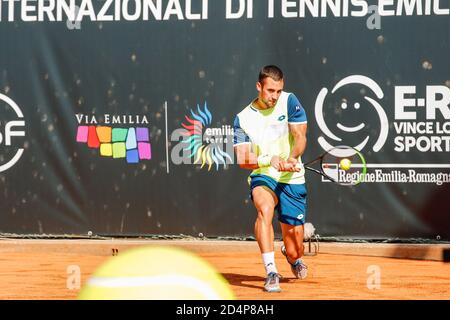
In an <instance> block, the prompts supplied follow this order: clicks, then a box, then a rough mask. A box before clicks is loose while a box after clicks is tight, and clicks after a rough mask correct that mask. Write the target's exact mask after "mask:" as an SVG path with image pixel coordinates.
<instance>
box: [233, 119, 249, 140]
mask: <svg viewBox="0 0 450 320" xmlns="http://www.w3.org/2000/svg"><path fill="white" fill-rule="evenodd" d="M233 128H234V138H233V145H234V146H237V145H239V144H243V143H250V137H249V136H248V135H247V134H246V133H245V131H244V129H242V128H241V124H240V122H239V116H236V118H234V125H233Z"/></svg>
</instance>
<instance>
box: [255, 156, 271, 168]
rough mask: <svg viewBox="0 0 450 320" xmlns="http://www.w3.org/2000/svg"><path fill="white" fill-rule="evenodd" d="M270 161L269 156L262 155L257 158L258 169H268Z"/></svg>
mask: <svg viewBox="0 0 450 320" xmlns="http://www.w3.org/2000/svg"><path fill="white" fill-rule="evenodd" d="M271 160H272V157H271V156H269V155H268V154H262V155H260V156H259V157H258V166H259V167H260V168H263V167H269V166H270V161H271Z"/></svg>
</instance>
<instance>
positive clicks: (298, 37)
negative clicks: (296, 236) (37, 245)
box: [0, 0, 450, 239]
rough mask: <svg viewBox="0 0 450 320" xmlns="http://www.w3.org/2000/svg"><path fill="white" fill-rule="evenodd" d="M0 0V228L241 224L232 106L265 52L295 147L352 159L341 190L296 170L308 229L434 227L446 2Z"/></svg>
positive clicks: (445, 189) (440, 164) (428, 234)
mask: <svg viewBox="0 0 450 320" xmlns="http://www.w3.org/2000/svg"><path fill="white" fill-rule="evenodd" d="M333 3H334V5H333ZM0 8H1V9H0V37H1V39H2V44H1V50H0V93H1V94H0V232H3V233H19V234H30V233H40V234H42V233H45V234H63V233H64V234H87V233H88V232H89V231H91V232H92V233H93V234H111V235H142V234H171V235H178V234H185V235H192V236H198V235H200V236H202V235H203V236H207V237H208V236H211V237H212V236H249V235H252V234H253V223H254V219H255V209H254V207H253V205H252V202H251V200H250V198H249V189H248V183H247V176H248V174H249V173H250V172H248V171H245V170H243V169H240V168H239V166H238V165H237V164H235V156H234V154H233V147H232V138H231V137H232V135H233V120H234V117H235V115H236V114H237V113H238V112H239V111H240V110H242V109H243V108H244V107H245V106H246V105H247V104H248V103H249V102H250V101H251V100H252V99H253V98H254V97H255V96H256V93H257V92H256V89H255V83H256V79H257V74H258V72H259V69H260V68H261V67H262V66H264V65H266V64H276V65H278V66H279V67H281V68H282V69H283V71H284V73H285V90H286V91H288V92H293V93H295V94H296V96H297V97H298V98H299V100H300V101H301V103H302V105H303V107H304V108H305V111H306V114H307V118H308V146H307V150H306V152H305V154H304V156H303V159H304V160H309V159H313V158H315V157H317V156H318V155H319V154H321V153H322V152H324V151H325V150H328V149H329V148H331V147H333V146H337V145H342V144H345V145H350V146H352V147H355V148H357V149H359V150H361V152H362V154H363V155H364V156H365V159H366V162H367V174H366V175H365V176H364V183H362V184H360V185H358V186H356V187H342V186H339V185H336V184H333V183H331V182H327V181H324V180H323V179H321V178H320V176H317V175H314V174H310V173H307V177H306V178H307V189H308V212H307V219H306V220H307V221H310V222H312V223H313V224H314V225H315V227H316V232H317V233H319V234H320V235H322V236H343V237H344V236H351V237H363V238H374V237H376V238H378V237H380V238H386V237H402V238H403V237H405V238H419V237H425V238H433V239H434V238H436V237H438V236H439V237H440V238H441V239H444V238H449V237H450V234H449V230H450V202H449V201H448V199H447V197H448V194H449V192H450V157H449V152H450V107H449V103H450V67H449V63H448V54H449V51H450V36H449V33H448V30H449V27H450V22H449V21H450V20H449V11H450V9H449V7H448V3H446V2H445V1H394V2H393V3H392V4H391V3H387V2H383V1H380V2H379V1H359V2H356V1H333V2H332V1H314V3H313V1H301V0H296V1H294V0H290V1H288V0H267V1H251V0H246V1H243V0H242V1H238V0H235V1H231V0H230V1H227V0H223V1H207V0H192V1H188V0H177V1H156V0H155V1H150V0H149V1H72V2H71V1H59V0H55V1H49V2H45V1H21V2H14V1H1V2H0ZM333 174H335V175H336V177H337V178H339V179H342V180H345V179H349V178H350V177H348V176H346V174H347V173H346V172H344V171H340V170H336V171H335V172H334V173H333ZM277 230H278V231H279V228H278V226H277Z"/></svg>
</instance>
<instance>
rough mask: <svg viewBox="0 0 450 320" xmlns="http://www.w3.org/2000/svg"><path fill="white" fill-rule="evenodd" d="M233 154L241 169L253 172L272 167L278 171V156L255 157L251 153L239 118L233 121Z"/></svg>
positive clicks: (249, 144) (250, 144)
mask: <svg viewBox="0 0 450 320" xmlns="http://www.w3.org/2000/svg"><path fill="white" fill-rule="evenodd" d="M233 142H234V152H235V154H236V160H237V163H238V164H239V166H240V167H241V168H242V169H248V170H255V169H258V168H261V167H268V166H273V167H274V168H275V169H277V170H279V169H280V165H281V159H280V157H278V156H271V155H260V156H259V157H258V155H256V154H255V153H254V152H252V147H251V146H252V143H251V141H250V137H249V136H248V135H247V133H246V132H245V130H244V129H242V128H241V125H240V123H239V117H238V116H236V118H235V119H234V140H233Z"/></svg>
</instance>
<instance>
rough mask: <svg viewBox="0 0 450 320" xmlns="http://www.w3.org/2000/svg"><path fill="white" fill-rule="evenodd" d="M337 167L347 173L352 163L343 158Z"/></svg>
mask: <svg viewBox="0 0 450 320" xmlns="http://www.w3.org/2000/svg"><path fill="white" fill-rule="evenodd" d="M339 166H340V168H341V169H342V170H345V171H347V170H348V169H350V167H351V166H352V162H351V161H350V160H349V159H347V158H344V159H342V160H341V162H340V163H339Z"/></svg>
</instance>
